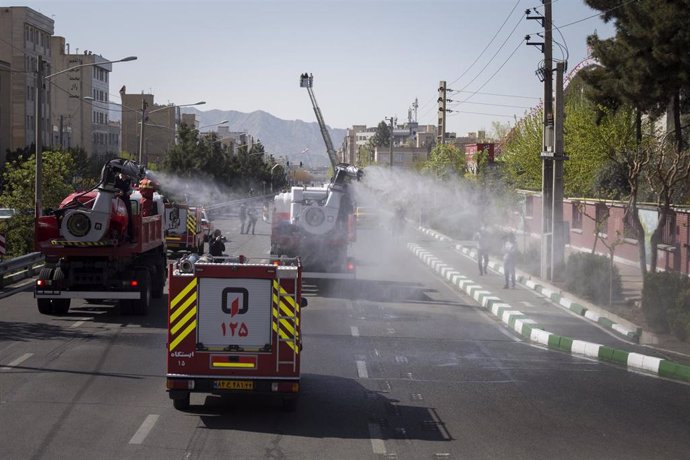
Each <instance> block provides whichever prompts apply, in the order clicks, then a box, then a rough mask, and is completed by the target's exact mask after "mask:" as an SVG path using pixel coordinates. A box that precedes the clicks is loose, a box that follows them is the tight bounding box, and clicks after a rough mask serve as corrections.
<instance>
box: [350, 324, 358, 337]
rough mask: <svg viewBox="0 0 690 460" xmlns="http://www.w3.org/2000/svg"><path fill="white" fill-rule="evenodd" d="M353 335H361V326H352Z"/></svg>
mask: <svg viewBox="0 0 690 460" xmlns="http://www.w3.org/2000/svg"><path fill="white" fill-rule="evenodd" d="M350 331H351V332H352V337H359V328H358V327H357V326H350Z"/></svg>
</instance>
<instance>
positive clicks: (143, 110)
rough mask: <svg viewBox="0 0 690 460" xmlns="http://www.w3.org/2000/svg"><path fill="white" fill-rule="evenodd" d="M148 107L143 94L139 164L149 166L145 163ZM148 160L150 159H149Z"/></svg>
mask: <svg viewBox="0 0 690 460" xmlns="http://www.w3.org/2000/svg"><path fill="white" fill-rule="evenodd" d="M147 107H148V104H147V103H146V99H144V96H143V94H142V97H141V126H140V127H139V164H140V165H144V166H147V163H148V161H147V163H143V154H144V126H145V125H146V118H147V117H146V108H147ZM147 160H148V158H147Z"/></svg>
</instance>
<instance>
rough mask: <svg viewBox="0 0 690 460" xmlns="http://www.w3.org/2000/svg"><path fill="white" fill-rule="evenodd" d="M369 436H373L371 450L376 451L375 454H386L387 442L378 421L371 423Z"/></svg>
mask: <svg viewBox="0 0 690 460" xmlns="http://www.w3.org/2000/svg"><path fill="white" fill-rule="evenodd" d="M369 437H370V438H371V439H370V441H371V450H373V451H374V454H376V455H384V454H385V453H386V444H385V443H384V442H383V439H382V438H383V435H382V434H381V427H380V426H379V425H377V424H376V423H370V424H369Z"/></svg>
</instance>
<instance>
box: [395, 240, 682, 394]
mask: <svg viewBox="0 0 690 460" xmlns="http://www.w3.org/2000/svg"><path fill="white" fill-rule="evenodd" d="M407 247H408V249H409V250H410V251H412V252H413V253H414V254H415V255H416V256H417V257H418V258H419V259H420V260H421V261H422V262H424V263H425V264H426V265H428V266H429V267H431V268H432V270H434V271H436V272H437V273H439V275H441V276H442V278H444V279H446V280H447V281H450V283H451V284H452V285H453V287H456V288H458V289H459V290H460V291H462V292H464V293H465V294H467V295H468V296H470V297H472V298H473V299H474V300H475V301H476V302H477V303H478V304H479V305H480V306H481V307H482V308H485V309H486V310H487V311H488V312H490V313H491V314H492V315H493V316H495V317H496V318H498V319H499V320H500V321H501V322H502V323H504V324H505V325H506V326H508V327H509V328H510V329H511V330H513V331H515V332H516V333H518V334H519V335H520V336H522V337H524V338H525V339H527V340H529V341H530V342H534V343H537V344H540V345H544V346H546V347H548V348H549V349H553V350H559V351H564V352H567V353H570V354H572V355H578V356H585V357H588V358H592V359H597V360H600V361H605V362H608V363H612V364H618V365H622V366H625V367H626V368H627V369H632V370H636V371H640V372H644V373H647V374H653V375H657V376H660V377H665V378H669V379H674V380H679V381H681V382H685V383H690V366H686V365H683V364H679V363H675V362H673V361H668V360H665V359H662V358H657V357H654V356H647V355H642V354H639V353H634V352H628V351H625V350H618V349H615V348H612V347H609V346H606V345H601V344H598V343H592V342H586V341H583V340H577V339H573V338H571V337H565V336H559V335H556V334H553V333H551V332H548V331H546V330H544V329H543V328H541V327H539V325H538V324H537V322H536V321H534V320H532V319H530V318H528V317H527V316H526V315H525V314H524V313H523V312H521V311H519V310H517V309H514V308H513V307H512V306H511V305H510V304H508V303H505V302H502V301H501V299H500V298H499V297H497V296H495V295H492V294H491V292H490V291H487V290H484V289H483V288H482V286H481V285H479V284H477V283H475V282H474V281H473V280H471V279H469V278H467V277H465V276H463V275H460V274H459V272H458V271H456V270H453V269H452V267H451V266H450V265H447V264H445V263H444V262H443V261H442V260H441V259H440V258H438V257H436V256H435V255H433V254H432V253H431V252H429V251H427V250H426V249H424V248H422V247H421V246H419V245H417V244H414V243H407ZM527 281H528V282H529V281H531V280H527ZM534 286H539V285H537V284H534ZM540 287H541V286H540ZM550 294H551V295H553V294H554V293H553V292H551V293H550ZM561 300H562V298H561V299H560V300H559V303H560V301H561ZM566 303H567V302H566ZM560 304H561V305H563V304H562V303H560ZM569 305H570V306H568V307H566V308H568V309H571V308H570V307H571V306H573V305H576V306H579V307H580V308H582V309H583V310H584V312H585V313H586V312H587V309H585V308H584V307H582V306H580V305H578V304H576V303H570V304H569ZM589 313H590V316H591V315H592V314H593V312H589ZM597 316H598V315H597ZM601 319H602V317H598V320H597V321H599V320H601ZM612 324H613V323H612Z"/></svg>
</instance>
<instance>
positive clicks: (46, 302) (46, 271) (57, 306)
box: [36, 267, 71, 315]
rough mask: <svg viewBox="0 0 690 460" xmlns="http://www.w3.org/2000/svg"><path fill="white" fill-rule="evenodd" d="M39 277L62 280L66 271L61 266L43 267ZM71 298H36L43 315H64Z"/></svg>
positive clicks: (39, 310)
mask: <svg viewBox="0 0 690 460" xmlns="http://www.w3.org/2000/svg"><path fill="white" fill-rule="evenodd" d="M38 279H42V280H53V281H58V282H60V283H61V282H62V281H63V280H64V279H65V273H64V272H63V271H62V269H61V268H59V267H58V268H42V269H41V271H40V272H39V274H38ZM70 302H71V300H70V299H36V305H37V306H38V312H39V313H41V314H43V315H64V314H66V313H67V312H68V311H69V306H70Z"/></svg>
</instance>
